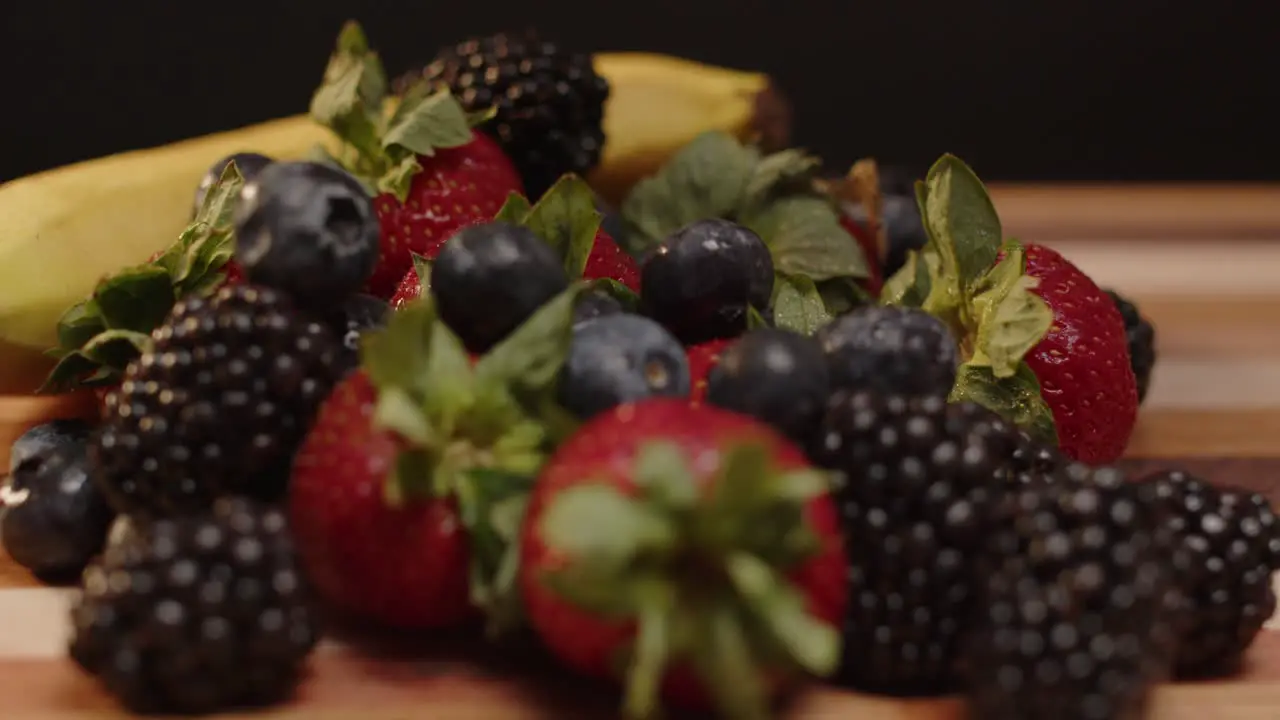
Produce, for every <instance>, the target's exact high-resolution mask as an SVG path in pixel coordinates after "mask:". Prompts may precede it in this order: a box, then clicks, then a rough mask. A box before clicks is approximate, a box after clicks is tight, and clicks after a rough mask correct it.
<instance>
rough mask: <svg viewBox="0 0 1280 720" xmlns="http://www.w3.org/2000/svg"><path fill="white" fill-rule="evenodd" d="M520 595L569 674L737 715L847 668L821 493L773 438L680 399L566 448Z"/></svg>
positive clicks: (624, 409) (835, 550)
mask: <svg viewBox="0 0 1280 720" xmlns="http://www.w3.org/2000/svg"><path fill="white" fill-rule="evenodd" d="M520 557H521V563H520V568H521V571H520V588H521V594H522V597H523V598H524V603H525V611H526V614H527V616H528V619H529V621H530V624H531V625H532V626H533V628H534V629H535V630H536V631H537V632H538V634H539V635H540V636H541V638H542V639H543V641H544V642H545V644H546V645H547V647H549V648H550V649H551V651H552V652H553V653H554V654H555V655H557V656H558V657H559V658H560V659H561V660H562V661H563V662H565V663H566V664H567V665H568V666H570V667H571V668H573V669H575V670H577V671H579V672H581V673H584V674H588V675H594V676H603V677H608V678H614V677H618V678H620V679H622V680H624V682H625V684H626V687H627V692H626V695H627V697H626V710H627V714H628V715H629V716H631V717H645V716H648V715H649V713H650V712H652V711H653V710H654V706H655V704H656V702H657V698H656V696H657V695H658V694H659V693H661V695H662V696H663V697H664V698H665V699H666V700H667V701H668V702H669V703H671V704H673V705H677V706H682V707H687V708H690V709H697V710H702V711H706V710H707V709H708V706H710V705H714V706H716V707H717V709H718V710H720V711H722V712H723V713H724V715H725V716H727V717H735V718H757V717H759V718H764V717H768V711H767V708H768V703H769V700H771V699H772V697H773V696H774V695H776V694H777V693H778V692H780V691H782V690H784V689H786V688H787V687H788V686H790V685H791V684H792V683H793V682H794V681H795V680H796V679H798V678H799V677H801V676H803V675H804V674H805V673H814V674H824V673H827V672H829V671H830V670H831V669H832V667H833V666H834V665H835V663H836V661H837V656H838V652H839V648H838V645H839V641H838V634H837V628H838V626H839V622H840V618H841V615H842V612H843V609H844V606H845V602H846V592H847V591H846V586H845V573H846V569H845V565H844V551H843V549H842V546H841V543H840V540H839V534H838V530H837V517H836V511H835V507H834V505H833V503H832V501H831V499H830V496H829V495H828V494H827V480H826V478H825V477H824V476H823V475H822V474H820V473H817V472H815V471H813V470H811V469H809V467H808V466H807V464H806V462H805V460H804V458H803V455H802V454H801V453H800V451H799V450H797V449H796V448H795V447H793V446H792V445H790V444H789V443H788V442H787V441H785V440H783V439H782V438H781V437H780V436H778V435H776V434H775V433H773V431H771V430H769V429H768V428H766V427H765V426H763V425H761V424H759V423H757V422H755V421H754V420H751V419H750V418H747V417H745V416H740V415H736V414H733V413H729V412H726V411H722V410H717V409H715V408H711V407H705V406H704V407H692V406H690V405H689V404H688V403H686V402H683V401H680V400H673V399H651V400H646V401H642V402H640V403H637V404H633V405H623V406H620V407H618V408H615V409H614V410H612V411H609V412H606V413H604V414H603V415H601V416H598V417H597V418H595V419H593V420H591V421H589V422H588V423H587V424H586V425H584V426H583V427H582V428H580V429H579V430H578V432H577V433H575V434H574V435H573V436H572V437H570V438H569V440H567V441H566V442H565V443H564V444H563V445H562V446H561V447H560V448H559V449H558V450H557V451H556V453H555V455H554V456H553V457H552V458H551V460H550V461H549V462H548V463H547V465H546V466H545V467H544V468H543V470H542V473H541V474H540V475H539V477H538V480H537V483H536V485H535V487H534V490H533V494H532V496H531V497H530V499H529V505H528V510H527V514H526V516H525V522H524V526H523V531H522V533H521V541H520Z"/></svg>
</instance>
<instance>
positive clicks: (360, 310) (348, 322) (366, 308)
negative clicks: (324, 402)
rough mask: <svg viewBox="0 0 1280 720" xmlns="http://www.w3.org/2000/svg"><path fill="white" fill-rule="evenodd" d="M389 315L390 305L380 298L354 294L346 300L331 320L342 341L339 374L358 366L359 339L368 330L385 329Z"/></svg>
mask: <svg viewBox="0 0 1280 720" xmlns="http://www.w3.org/2000/svg"><path fill="white" fill-rule="evenodd" d="M390 315H391V304H390V303H388V302H387V301H385V300H383V299H382V298H378V297H374V296H373V295H367V294H365V293H356V294H355V295H352V296H350V297H348V298H347V300H346V302H344V303H343V304H342V307H341V308H339V312H337V313H336V314H335V316H334V317H333V318H332V321H331V326H332V327H333V328H334V330H335V331H336V334H337V335H338V337H340V338H341V339H342V349H343V355H344V357H343V359H342V361H341V363H342V364H343V367H342V368H341V372H343V373H346V372H348V371H350V370H354V369H355V368H356V366H357V365H359V364H360V338H361V337H362V336H363V335H364V334H365V333H366V332H368V331H370V330H377V329H378V328H382V327H385V326H386V324H387V317H388V316H390Z"/></svg>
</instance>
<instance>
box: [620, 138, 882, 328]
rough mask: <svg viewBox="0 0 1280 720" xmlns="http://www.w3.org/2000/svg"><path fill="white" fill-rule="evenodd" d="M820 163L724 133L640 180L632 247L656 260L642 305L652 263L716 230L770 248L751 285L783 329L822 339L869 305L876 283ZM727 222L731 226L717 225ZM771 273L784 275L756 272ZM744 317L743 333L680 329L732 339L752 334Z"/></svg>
mask: <svg viewBox="0 0 1280 720" xmlns="http://www.w3.org/2000/svg"><path fill="white" fill-rule="evenodd" d="M819 166H820V161H819V160H818V159H817V158H815V157H812V156H810V155H808V154H806V153H805V152H803V151H801V150H797V149H788V150H782V151H779V152H775V153H769V154H766V153H764V152H763V151H762V150H761V149H760V148H759V147H756V146H754V145H749V144H746V145H744V144H742V143H740V142H739V141H738V140H736V139H734V138H733V137H732V136H730V135H727V134H725V133H720V132H709V133H704V134H702V135H699V136H698V137H697V138H696V139H694V140H693V142H691V143H689V144H688V145H686V146H685V147H683V148H681V149H680V151H679V152H677V153H676V154H675V155H674V156H672V158H671V160H670V161H668V162H667V163H666V164H665V165H663V166H662V168H661V169H660V170H659V171H658V172H657V173H656V174H654V175H652V176H650V177H648V178H645V179H644V180H642V181H640V182H639V183H637V184H636V186H635V187H634V188H633V189H632V190H631V192H630V193H629V194H628V195H627V198H626V200H625V201H624V202H623V203H622V205H621V210H622V216H623V219H624V220H625V221H626V223H627V226H628V233H627V237H626V238H625V240H626V243H627V247H628V250H630V251H631V252H632V253H633V254H636V255H638V256H642V257H645V258H647V259H646V260H645V261H643V262H642V267H641V278H642V279H641V286H642V287H641V296H642V299H643V296H644V295H645V294H646V293H645V289H644V287H643V286H644V285H646V284H647V282H646V280H645V279H644V276H645V275H647V274H648V269H647V267H645V266H646V265H648V264H651V263H654V262H660V263H661V258H662V255H663V251H662V248H663V247H666V246H668V245H670V244H671V243H672V242H678V241H679V240H680V239H681V238H682V237H683V235H684V234H685V233H687V232H691V228H698V229H699V230H698V234H706V233H707V232H709V231H710V230H711V229H712V228H716V227H719V228H724V229H727V228H729V227H737V226H740V227H744V228H746V229H747V230H749V231H750V232H751V233H752V234H753V235H755V236H756V237H757V238H759V240H760V241H761V242H762V243H763V245H764V247H765V248H766V249H767V250H768V255H769V256H770V263H771V264H770V266H768V267H759V266H756V265H753V266H752V271H751V273H750V275H749V282H750V286H749V287H750V290H751V294H752V297H751V299H752V302H753V304H754V303H755V302H757V294H759V295H767V296H768V302H767V303H766V304H767V305H768V306H769V307H770V308H771V309H772V312H773V320H774V323H776V324H777V325H778V326H779V327H784V328H787V329H789V330H795V331H797V332H802V333H805V334H812V333H813V331H814V330H816V329H817V327H818V326H819V325H821V324H822V323H824V322H826V321H827V320H829V319H830V318H831V317H832V316H833V315H836V314H839V313H841V312H845V311H847V310H848V309H849V308H851V307H854V306H856V305H858V304H861V303H862V302H864V301H865V300H866V297H867V296H866V293H865V291H864V290H863V288H862V286H861V285H860V282H861V281H862V280H863V279H865V278H866V277H867V276H868V272H869V264H868V260H867V258H866V257H865V256H864V255H863V252H862V249H861V247H860V246H859V244H858V241H857V239H856V238H855V237H854V236H853V235H851V234H850V233H849V231H848V230H846V229H845V227H844V225H842V224H841V219H842V217H843V216H842V212H841V210H840V207H839V205H840V201H839V200H838V199H837V198H835V197H833V196H832V195H831V194H830V193H829V189H828V188H827V186H826V184H824V183H822V182H821V178H819V177H818V170H819ZM708 168H714V169H715V170H714V171H709V170H708ZM717 220H719V221H720V222H721V223H722V224H721V225H715V224H714V223H715V222H716V221H717ZM717 232H727V230H718V231H717ZM726 238H727V235H726ZM697 257H698V256H697V255H691V256H690V257H689V258H688V259H689V260H695V259H696V258H697ZM753 262H754V255H753ZM661 264H662V265H664V266H665V263H661ZM766 270H767V271H769V272H771V274H772V275H773V276H774V277H773V278H772V279H771V281H770V279H766V278H763V277H759V276H757V274H756V273H757V272H764V271H766ZM686 272H688V270H687V269H686ZM713 277H715V276H713ZM735 280H737V281H741V278H735ZM717 281H719V278H717ZM757 283H759V285H757ZM680 294H681V295H683V294H687V293H680ZM764 306H765V305H763V304H761V305H756V308H757V309H763V308H764ZM700 309H702V308H700ZM705 310H707V311H712V310H713V309H712V308H705ZM741 312H742V309H741V308H740V309H739V313H741ZM695 317H696V316H695ZM659 319H660V320H661V321H662V322H664V323H666V322H670V321H669V320H667V319H666V318H659ZM744 319H745V315H741V314H740V315H739V316H738V317H736V318H725V320H726V321H729V320H731V321H732V323H730V324H731V325H732V326H733V327H720V328H691V329H690V330H691V332H693V331H696V332H697V333H699V336H698V337H693V336H692V335H691V336H689V337H685V333H684V332H682V331H679V330H677V331H676V335H677V337H681V338H682V339H683V340H685V342H699V341H701V340H708V339H712V338H713V337H716V336H720V337H723V336H724V334H725V333H729V334H732V333H733V332H734V331H736V332H741V331H742V330H743V329H745V328H744V327H743V326H742V323H743V321H744ZM706 320H707V319H706V318H699V321H700V322H705V321H706ZM713 330H714V331H715V332H714V333H713V334H709V335H708V334H707V333H711V332H712V331H713Z"/></svg>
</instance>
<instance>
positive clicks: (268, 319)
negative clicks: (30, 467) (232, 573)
mask: <svg viewBox="0 0 1280 720" xmlns="http://www.w3.org/2000/svg"><path fill="white" fill-rule="evenodd" d="M340 348H341V345H340V341H339V340H338V338H336V337H335V336H334V333H333V332H332V331H331V330H330V328H329V327H328V326H327V325H326V324H324V323H323V322H321V321H319V320H316V319H314V318H311V317H309V316H307V315H305V314H302V313H301V312H299V311H298V310H297V309H296V308H295V307H294V306H293V304H292V302H290V300H289V299H288V298H287V297H286V296H285V295H283V294H281V293H279V292H277V291H275V290H272V289H269V288H260V287H255V286H252V285H236V286H232V287H225V288H223V289H221V290H219V291H218V292H217V293H216V294H215V295H213V296H212V297H211V298H199V297H189V298H187V299H185V300H182V301H179V302H178V304H177V305H175V306H174V308H173V312H172V313H170V315H169V317H168V318H167V319H166V320H165V322H164V323H163V324H162V325H161V326H160V327H159V328H157V329H156V331H155V332H154V333H152V335H150V336H148V337H146V338H145V345H144V347H143V349H142V354H141V355H140V356H139V357H137V358H136V359H134V360H133V361H131V362H130V363H129V365H128V368H127V369H126V370H125V373H124V379H123V382H121V384H120V387H119V388H118V389H116V390H113V391H111V392H110V393H109V394H108V395H107V398H106V402H105V404H104V410H103V422H102V425H101V427H99V428H98V431H97V433H96V435H95V437H94V441H93V443H92V444H91V445H90V450H89V452H90V459H91V461H92V462H93V464H94V473H95V480H96V481H97V482H98V484H99V486H100V487H101V488H102V490H103V492H104V493H106V495H107V498H108V499H109V500H110V501H111V504H112V506H113V507H115V508H116V510H118V511H119V512H121V513H122V514H127V515H133V516H136V517H139V518H141V519H144V520H146V519H151V518H157V517H166V516H171V515H174V514H179V513H183V512H193V511H199V510H203V509H206V508H208V507H209V506H210V505H211V504H212V503H213V502H214V501H215V500H217V499H218V498H219V497H222V496H225V495H246V496H249V497H253V498H257V499H261V500H264V501H277V500H279V499H280V498H281V497H282V496H283V494H284V492H285V484H286V481H287V479H288V468H289V461H290V459H291V457H292V454H293V450H294V448H295V447H297V445H298V443H299V442H300V441H301V440H302V438H303V435H304V434H305V433H306V431H307V428H308V426H309V425H310V423H311V418H312V416H313V415H314V414H315V412H316V409H317V408H318V407H319V405H320V403H321V401H323V400H324V398H325V397H326V396H327V395H328V393H329V389H330V388H331V387H332V386H333V382H334V380H335V379H336V376H337V372H338V370H337V368H338V359H339V353H340Z"/></svg>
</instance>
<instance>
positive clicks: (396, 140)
mask: <svg viewBox="0 0 1280 720" xmlns="http://www.w3.org/2000/svg"><path fill="white" fill-rule="evenodd" d="M471 140H472V132H471V125H470V124H469V123H468V121H467V113H466V111H465V110H463V109H462V104H461V103H459V102H458V100H457V98H455V97H454V96H453V95H452V94H451V93H450V92H449V91H448V90H447V89H445V90H440V91H438V92H435V93H432V94H431V95H428V96H425V97H421V98H412V99H411V98H409V97H406V98H405V99H404V101H403V102H401V103H400V106H399V107H397V108H396V111H395V113H394V114H393V115H392V116H391V121H390V122H389V123H388V124H387V130H386V132H385V133H383V135H382V149H383V150H389V149H391V148H396V147H399V148H404V149H405V150H408V151H410V152H413V153H416V154H418V155H426V156H428V157H430V156H432V155H435V153H436V150H440V149H444V148H456V147H462V146H463V145H466V144H468V143H470V142H471Z"/></svg>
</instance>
